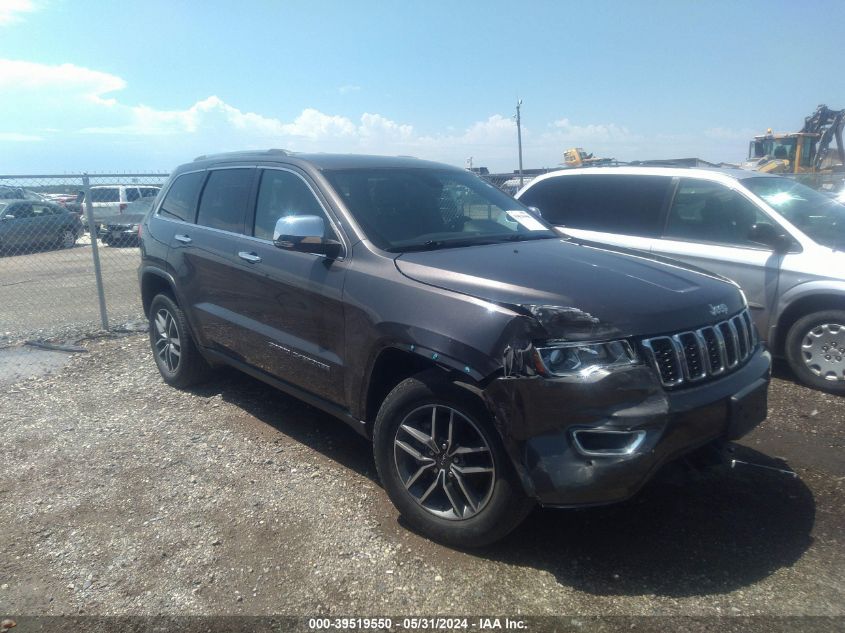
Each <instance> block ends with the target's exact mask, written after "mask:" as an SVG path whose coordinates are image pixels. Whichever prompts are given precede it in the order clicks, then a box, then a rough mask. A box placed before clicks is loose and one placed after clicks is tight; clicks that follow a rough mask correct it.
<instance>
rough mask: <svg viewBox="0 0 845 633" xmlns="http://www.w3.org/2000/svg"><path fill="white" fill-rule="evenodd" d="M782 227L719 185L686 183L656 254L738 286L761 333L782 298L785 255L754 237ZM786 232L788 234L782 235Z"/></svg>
mask: <svg viewBox="0 0 845 633" xmlns="http://www.w3.org/2000/svg"><path fill="white" fill-rule="evenodd" d="M762 223H768V224H772V225H773V226H774V227H775V228H778V225H777V223H776V222H775V221H774V220H773V219H772V218H770V217H769V216H768V215H767V214H766V213H765V212H764V211H763V210H762V209H760V208H759V207H758V206H757V205H756V204H755V203H754V202H753V201H752V200H751V199H749V198H747V197H746V196H744V195H743V194H742V193H740V192H739V191H738V190H735V189H731V188H730V187H727V186H726V185H723V184H722V183H719V182H714V181H709V180H701V179H696V178H681V179H680V181H679V183H678V185H677V190H676V192H675V195H674V198H673V200H672V203H671V205H670V208H669V213H668V216H667V219H666V226H665V228H664V229H663V232H662V233H663V234H662V236H661V237H660V239H657V240H654V246H653V252H654V253H656V254H660V255H665V256H667V257H671V258H674V259H678V260H680V261H683V262H688V263H690V264H694V265H696V266H699V267H700V268H704V269H706V270H712V271H713V272H716V273H718V274H720V275H723V276H725V277H728V278H729V279H732V280H734V281H735V282H737V283H738V284H739V285H740V286H741V287H742V289H743V291H744V292H745V296H746V297H747V298H748V305H749V307H750V308H751V314H752V316H753V317H754V320H755V322H756V324H757V327H758V329H759V331H760V332H766V331H767V330H768V315H769V314H770V312H771V309H772V308H773V306H774V303H775V300H776V298H777V288H778V282H779V276H780V268H781V262H782V260H783V255H781V254H778V253H775V252H774V251H773V249H772V248H771V247H769V246H766V245H764V244H760V243H757V242H754V241H752V240H751V239H750V238H749V236H750V232H751V229H752V227H753V226H754V225H755V224H762ZM781 232H783V231H781Z"/></svg>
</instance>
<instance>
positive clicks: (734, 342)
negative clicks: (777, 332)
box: [642, 310, 757, 387]
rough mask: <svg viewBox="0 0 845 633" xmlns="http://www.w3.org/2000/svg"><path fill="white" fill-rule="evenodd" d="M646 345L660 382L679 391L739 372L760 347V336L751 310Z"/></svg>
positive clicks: (644, 346)
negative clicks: (698, 383) (689, 385)
mask: <svg viewBox="0 0 845 633" xmlns="http://www.w3.org/2000/svg"><path fill="white" fill-rule="evenodd" d="M642 344H643V348H644V349H645V352H646V356H647V357H648V358H649V360H650V361H651V363H652V365H653V366H654V368H655V369H656V370H657V372H658V374H660V382H662V383H663V384H664V385H665V386H667V387H677V386H678V385H682V384H687V383H693V382H697V381H699V380H704V379H705V378H708V377H711V376H720V375H722V374H724V373H726V372H731V371H733V370H735V369H737V368H738V367H739V366H740V365H741V364H742V363H744V362H745V361H746V360H748V358H749V357H750V356H751V354H752V353H753V352H754V349H755V348H756V347H757V332H756V331H755V330H754V326H753V325H752V322H751V315H750V314H749V313H748V310H743V311H742V312H740V313H739V314H737V315H736V316H734V317H731V318H730V319H727V320H725V321H722V322H721V323H716V324H715V325H708V326H705V327H702V328H699V329H697V330H691V331H689V332H679V333H678V334H672V335H669V336H655V337H652V338H649V339H645V340H644V341H643V342H642Z"/></svg>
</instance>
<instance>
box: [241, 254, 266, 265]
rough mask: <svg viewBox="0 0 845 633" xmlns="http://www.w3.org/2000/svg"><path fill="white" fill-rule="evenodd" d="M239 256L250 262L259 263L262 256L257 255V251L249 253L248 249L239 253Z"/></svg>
mask: <svg viewBox="0 0 845 633" xmlns="http://www.w3.org/2000/svg"><path fill="white" fill-rule="evenodd" d="M238 257H240V258H241V259H242V260H244V261H247V262H249V263H250V264H257V263H258V262H260V261H261V258H260V257H259V256H258V255H256V254H255V253H248V252H247V251H241V252H240V253H238Z"/></svg>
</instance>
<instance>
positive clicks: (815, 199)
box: [742, 177, 845, 249]
mask: <svg viewBox="0 0 845 633" xmlns="http://www.w3.org/2000/svg"><path fill="white" fill-rule="evenodd" d="M742 184H743V185H745V187H747V188H748V189H750V190H751V191H752V192H753V193H755V194H756V195H758V196H760V197H761V198H762V199H763V200H765V201H766V202H767V203H768V204H769V206H771V207H772V208H773V209H775V211H777V212H778V213H780V214H781V215H782V216H783V217H785V218H786V219H787V220H789V221H790V222H791V223H792V224H794V225H795V226H797V227H798V228H799V229H801V230H802V231H804V233H806V234H807V236H809V237H810V238H812V239H813V240H815V241H816V242H818V243H819V244H821V245H822V246H828V247H830V248H836V249H843V248H845V206H843V205H841V204H840V203H838V202H836V201H835V200H834V199H832V198H829V197H828V196H825V195H824V194H821V193H819V192H818V191H815V190H813V189H810V188H809V187H807V186H805V185H802V184H800V183H797V182H795V181H794V180H790V179H789V178H765V177H760V178H745V179H743V181H742Z"/></svg>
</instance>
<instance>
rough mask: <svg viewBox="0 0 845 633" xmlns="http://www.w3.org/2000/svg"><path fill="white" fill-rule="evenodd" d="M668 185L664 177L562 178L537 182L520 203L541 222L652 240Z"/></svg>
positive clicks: (659, 223) (623, 175) (658, 228)
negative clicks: (535, 211)
mask: <svg viewBox="0 0 845 633" xmlns="http://www.w3.org/2000/svg"><path fill="white" fill-rule="evenodd" d="M670 184H671V178H669V177H668V176H639V175H632V174H618V175H617V174H607V175H601V174H586V175H578V176H561V177H559V178H549V179H546V180H543V181H541V182H539V183H537V184H536V185H534V186H533V187H531V188H530V189H529V190H528V191H526V192H525V194H524V195H523V196H522V197H521V198H520V200H521V202H522V203H523V204H528V205H530V206H535V207H538V208H539V209H540V211H541V213H542V214H543V218H544V219H546V220H547V221H549V222H551V223H552V224H557V225H560V226H565V227H571V228H573V229H583V230H588V231H601V232H603V233H619V234H622V235H636V236H641V237H656V236H657V235H659V233H660V225H661V219H662V217H663V205H664V201H665V199H666V195H667V193H668V191H669V186H670ZM535 190H536V191H535Z"/></svg>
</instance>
